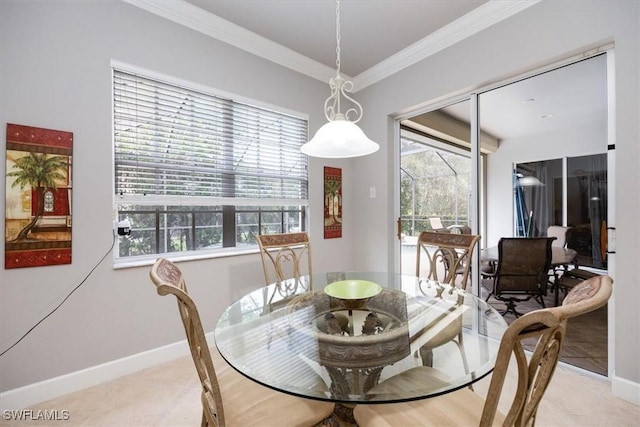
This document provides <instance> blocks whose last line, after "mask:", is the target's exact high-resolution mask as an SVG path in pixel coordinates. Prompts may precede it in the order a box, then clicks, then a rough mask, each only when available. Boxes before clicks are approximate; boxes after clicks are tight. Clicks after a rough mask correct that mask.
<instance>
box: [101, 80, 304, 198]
mask: <svg viewBox="0 0 640 427" xmlns="http://www.w3.org/2000/svg"><path fill="white" fill-rule="evenodd" d="M113 93H114V138H115V191H116V194H117V195H118V196H119V197H121V198H122V199H125V200H128V201H129V202H132V203H136V204H147V203H180V204H182V205H185V204H198V205H214V204H218V205H221V204H230V205H306V204H307V203H308V182H307V158H306V156H305V155H303V154H302V153H301V152H300V146H301V145H302V144H304V143H305V142H306V140H307V121H306V120H304V119H301V118H299V117H295V116H292V115H288V114H283V113H279V112H274V111H270V110H267V109H264V108H260V107H255V106H252V105H248V104H246V103H241V102H237V101H234V100H231V99H226V98H224V97H220V96H216V95H211V94H207V93H203V92H201V91H196V90H191V89H188V88H185V87H181V86H178V85H174V84H170V83H165V82H160V81H156V80H153V79H150V78H146V77H143V76H140V75H135V74H131V73H128V72H123V71H120V70H115V69H114V73H113ZM230 199H233V200H230Z"/></svg>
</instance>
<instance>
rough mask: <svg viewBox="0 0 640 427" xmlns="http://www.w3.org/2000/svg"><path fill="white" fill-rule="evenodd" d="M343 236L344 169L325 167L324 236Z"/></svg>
mask: <svg viewBox="0 0 640 427" xmlns="http://www.w3.org/2000/svg"><path fill="white" fill-rule="evenodd" d="M337 237H342V169H340V168H331V167H328V166H325V167H324V238H325V239H333V238H337Z"/></svg>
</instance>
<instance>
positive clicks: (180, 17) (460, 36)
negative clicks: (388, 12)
mask: <svg viewBox="0 0 640 427" xmlns="http://www.w3.org/2000/svg"><path fill="white" fill-rule="evenodd" d="M123 1H124V2H125V3H128V4H131V5H133V6H136V7H139V8H140V9H143V10H146V11H147V12H151V13H153V14H155V15H158V16H161V17H163V18H166V19H168V20H170V21H173V22H175V23H178V24H180V25H184V26H185V27H188V28H191V29H193V30H195V31H199V32H201V33H203V34H206V35H208V36H210V37H213V38H215V39H217V40H220V41H222V42H224V43H228V44H230V45H232V46H234V47H237V48H238V49H242V50H244V51H246V52H249V53H251V54H253V55H256V56H259V57H261V58H264V59H266V60H268V61H271V62H274V63H276V64H278V65H281V66H283V67H286V68H289V69H291V70H293V71H296V72H298V73H301V74H304V75H306V76H309V77H311V78H314V79H317V80H320V81H322V82H327V81H329V79H330V78H332V77H334V76H335V70H334V69H333V68H330V67H327V66H326V65H324V64H321V63H320V62H318V61H314V60H313V59H311V58H309V57H306V56H304V55H302V54H300V53H298V52H295V51H293V50H291V49H289V48H286V47H284V46H282V45H280V44H278V43H275V42H273V41H271V40H269V39H267V38H265V37H262V36H260V35H258V34H256V33H254V32H251V31H249V30H247V29H245V28H243V27H240V26H239V25H236V24H234V23H232V22H229V21H227V20H225V19H222V18H220V17H219V16H216V15H214V14H212V13H208V12H205V11H203V10H202V9H200V8H198V7H196V6H194V5H192V4H191V3H188V2H186V1H183V0H172V1H154V0H123ZM540 1H542V0H509V1H500V0H489V1H488V2H486V3H484V4H483V5H482V6H480V7H478V8H477V9H474V10H472V11H471V12H469V13H467V14H466V15H464V16H462V17H461V18H459V19H457V20H456V21H454V22H452V23H450V24H448V25H446V26H444V27H442V28H441V29H439V30H438V31H436V32H434V33H433V34H430V35H429V36H427V37H425V38H423V39H422V40H420V41H417V42H416V43H414V44H412V45H411V46H409V47H407V48H405V49H403V50H401V51H400V52H398V53H396V54H394V55H392V56H390V57H389V58H387V59H385V60H383V61H381V62H379V63H378V64H376V65H374V66H373V67H371V68H369V69H368V70H366V71H364V72H362V73H360V74H358V75H357V76H356V77H353V78H352V77H350V76H347V75H343V77H344V78H345V79H346V80H352V82H353V86H354V92H357V91H359V90H362V89H364V88H366V87H368V86H371V85H372V84H374V83H377V82H379V81H380V80H383V79H385V78H387V77H389V76H391V75H393V74H395V73H397V72H399V71H402V70H403V69H405V68H407V67H409V66H411V65H413V64H415V63H417V62H419V61H422V60H424V59H426V58H428V57H429V56H431V55H434V54H435V53H437V52H440V51H441V50H443V49H446V48H447V47H450V46H452V45H454V44H456V43H458V42H460V41H462V40H464V39H465V38H467V37H470V36H472V35H474V34H476V33H478V32H480V31H482V30H484V29H486V28H489V27H491V26H492V25H494V24H496V23H498V22H500V21H502V20H504V19H507V18H509V17H511V16H513V15H515V14H517V13H519V12H521V11H523V10H525V9H527V8H529V7H531V6H533V5H535V4H537V3H539V2H540Z"/></svg>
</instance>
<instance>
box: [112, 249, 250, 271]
mask: <svg viewBox="0 0 640 427" xmlns="http://www.w3.org/2000/svg"><path fill="white" fill-rule="evenodd" d="M259 252H260V250H259V248H258V247H257V246H252V247H249V248H237V249H217V250H213V251H206V252H202V251H194V252H186V253H179V252H178V253H167V254H153V255H148V256H140V257H135V259H127V258H124V259H116V260H114V262H113V269H114V270H121V269H125V268H135V267H147V266H151V265H153V263H154V262H156V259H158V258H166V259H168V260H171V261H172V262H182V261H197V260H203V259H215V258H227V257H234V256H242V255H254V254H257V253H259Z"/></svg>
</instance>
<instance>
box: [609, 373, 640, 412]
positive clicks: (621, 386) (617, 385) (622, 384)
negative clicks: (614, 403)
mask: <svg viewBox="0 0 640 427" xmlns="http://www.w3.org/2000/svg"><path fill="white" fill-rule="evenodd" d="M611 392H612V393H613V395H614V396H616V397H619V398H621V399H624V400H627V401H629V402H631V403H633V404H635V405H638V406H640V384H639V383H634V382H633V381H629V380H627V379H624V378H620V377H618V376H616V375H615V373H614V374H613V375H611Z"/></svg>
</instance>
